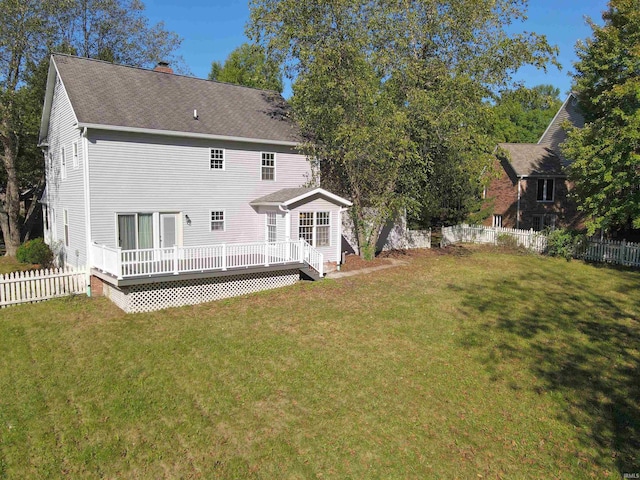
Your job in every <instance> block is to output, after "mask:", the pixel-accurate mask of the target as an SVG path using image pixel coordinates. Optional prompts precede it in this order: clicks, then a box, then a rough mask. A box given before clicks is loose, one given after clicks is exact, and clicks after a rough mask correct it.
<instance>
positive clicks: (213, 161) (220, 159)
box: [209, 148, 224, 170]
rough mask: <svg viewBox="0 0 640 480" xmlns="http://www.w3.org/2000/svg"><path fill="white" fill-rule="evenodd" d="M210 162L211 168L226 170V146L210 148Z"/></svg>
mask: <svg viewBox="0 0 640 480" xmlns="http://www.w3.org/2000/svg"><path fill="white" fill-rule="evenodd" d="M209 162H210V163H209V168H211V170H224V148H210V149H209Z"/></svg>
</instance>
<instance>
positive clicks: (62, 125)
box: [45, 83, 113, 266]
mask: <svg viewBox="0 0 640 480" xmlns="http://www.w3.org/2000/svg"><path fill="white" fill-rule="evenodd" d="M76 122H77V120H76V117H75V115H74V113H73V109H72V108H71V104H70V102H69V99H68V98H67V95H66V92H65V91H64V88H63V87H62V84H61V83H58V84H57V85H56V87H55V89H54V92H53V99H52V103H51V114H50V117H49V130H48V135H47V138H46V141H47V142H48V144H49V146H48V153H47V156H46V158H47V162H46V172H45V174H46V181H47V201H48V202H49V205H48V210H49V218H48V220H49V222H48V223H49V235H48V241H49V242H50V244H51V245H50V246H51V247H52V249H53V250H54V252H55V253H56V255H57V257H58V258H59V260H60V261H61V263H62V264H68V265H72V266H83V265H85V264H86V262H87V252H86V250H87V243H86V224H85V195H84V168H83V162H82V161H81V160H82V159H83V158H84V154H85V152H84V150H83V142H82V141H81V139H82V137H81V132H80V130H78V128H77V127H76ZM74 144H77V145H78V147H77V148H78V168H74V167H75V166H74V167H72V165H74V164H73V161H74V159H73V154H74ZM63 150H64V162H63V160H62V152H63ZM63 163H64V168H63ZM63 178H64V180H63ZM65 210H66V211H67V214H66V215H67V219H68V222H67V223H66V231H67V238H68V245H65V221H64V215H65V214H64V211H65ZM110 223H111V228H113V220H111V222H110ZM112 231H113V230H112ZM111 238H113V233H112V235H111ZM111 243H112V240H111V239H109V244H111Z"/></svg>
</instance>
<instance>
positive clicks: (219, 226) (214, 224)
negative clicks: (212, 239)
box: [211, 210, 225, 232]
mask: <svg viewBox="0 0 640 480" xmlns="http://www.w3.org/2000/svg"><path fill="white" fill-rule="evenodd" d="M211 231H212V232H218V231H220V232H224V231H225V219H224V210H212V211H211Z"/></svg>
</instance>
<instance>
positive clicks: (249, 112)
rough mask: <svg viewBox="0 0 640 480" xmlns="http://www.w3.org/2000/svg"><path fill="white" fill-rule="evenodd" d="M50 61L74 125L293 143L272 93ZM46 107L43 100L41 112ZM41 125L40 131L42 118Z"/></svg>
mask: <svg viewBox="0 0 640 480" xmlns="http://www.w3.org/2000/svg"><path fill="white" fill-rule="evenodd" d="M52 64H53V65H54V67H55V71H56V72H57V74H58V75H59V76H60V78H61V80H62V83H63V84H64V86H65V89H66V92H67V95H68V96H69V100H70V101H71V105H72V106H73V110H74V112H75V114H76V117H77V120H78V126H79V127H84V126H86V127H89V128H104V129H109V130H123V131H138V132H145V133H159V134H166V135H171V134H179V135H180V136H194V137H211V138H214V137H217V138H224V139H231V140H245V141H251V142H258V141H260V140H262V141H265V143H273V144H282V145H291V146H293V145H296V144H297V143H298V142H299V141H300V139H299V136H298V131H297V129H296V127H295V125H294V124H293V122H292V121H291V120H290V117H289V110H288V106H287V104H286V102H285V101H284V99H283V98H282V96H281V95H280V94H279V93H277V92H273V91H267V90H259V89H255V88H249V87H243V86H239V85H231V84H226V83H221V82H215V81H209V80H202V79H198V78H193V77H186V76H182V75H175V74H170V73H164V72H156V71H153V70H145V69H141V68H135V67H127V66H123V65H115V64H113V63H109V62H103V61H100V60H92V59H87V58H81V57H73V56H69V55H60V54H54V55H52ZM51 72H52V70H50V73H51ZM52 93H53V92H51V94H52ZM49 94H50V92H49V90H48V89H47V96H48V95H49ZM46 105H47V102H46V99H45V112H44V114H43V115H47V113H48V112H47V111H46ZM194 110H196V111H197V114H198V118H197V119H195V118H194ZM45 123H46V124H45ZM42 126H43V129H44V130H46V128H48V122H45V121H44V119H43V123H42ZM44 136H46V131H41V138H42V137H44Z"/></svg>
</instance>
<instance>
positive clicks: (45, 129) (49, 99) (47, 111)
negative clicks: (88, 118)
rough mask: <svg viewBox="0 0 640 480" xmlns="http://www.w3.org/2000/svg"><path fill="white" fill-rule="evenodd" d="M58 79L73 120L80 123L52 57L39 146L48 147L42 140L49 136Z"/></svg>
mask: <svg viewBox="0 0 640 480" xmlns="http://www.w3.org/2000/svg"><path fill="white" fill-rule="evenodd" d="M54 71H55V75H52V73H53V72H54ZM56 78H59V79H60V86H61V87H62V91H63V92H64V94H65V96H66V97H67V100H68V101H69V105H70V106H71V113H73V118H74V119H75V123H78V116H77V115H76V111H75V110H74V109H73V104H72V103H71V97H69V94H68V93H67V88H66V87H65V86H64V81H63V80H62V77H61V76H60V72H59V71H58V66H57V65H56V62H55V60H54V58H53V55H51V58H50V59H49V72H48V73H47V90H46V93H45V97H44V107H43V110H42V120H41V121H40V134H39V135H38V146H45V145H46V143H44V142H42V140H43V138H45V136H47V135H48V134H49V119H50V118H51V105H52V104H53V94H54V93H55V87H56ZM47 146H48V145H47Z"/></svg>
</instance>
